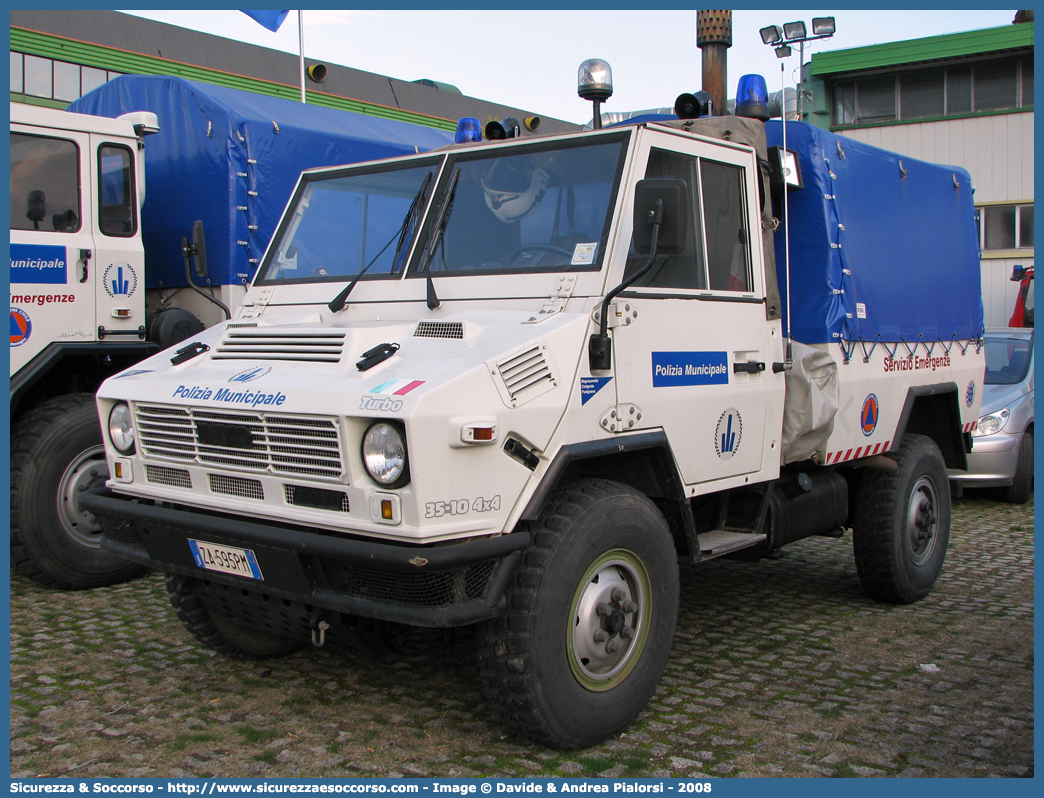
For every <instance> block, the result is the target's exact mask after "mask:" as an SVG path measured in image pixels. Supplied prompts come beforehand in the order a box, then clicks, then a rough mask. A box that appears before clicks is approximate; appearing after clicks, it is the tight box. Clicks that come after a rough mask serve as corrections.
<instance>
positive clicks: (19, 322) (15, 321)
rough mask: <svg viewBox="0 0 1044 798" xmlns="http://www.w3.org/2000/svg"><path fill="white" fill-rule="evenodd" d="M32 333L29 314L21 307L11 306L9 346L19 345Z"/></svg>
mask: <svg viewBox="0 0 1044 798" xmlns="http://www.w3.org/2000/svg"><path fill="white" fill-rule="evenodd" d="M32 334H33V323H32V322H31V321H30V320H29V314H28V313H26V312H25V311H24V310H22V309H21V308H11V346H21V345H22V344H24V343H25V342H26V341H28V340H29V336H30V335H32Z"/></svg>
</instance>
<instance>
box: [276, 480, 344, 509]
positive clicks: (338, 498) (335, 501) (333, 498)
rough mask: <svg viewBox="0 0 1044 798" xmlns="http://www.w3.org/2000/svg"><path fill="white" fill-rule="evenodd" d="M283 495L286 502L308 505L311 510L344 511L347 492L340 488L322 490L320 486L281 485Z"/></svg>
mask: <svg viewBox="0 0 1044 798" xmlns="http://www.w3.org/2000/svg"><path fill="white" fill-rule="evenodd" d="M283 495H284V496H285V497H286V503H287V504H292V505H294V506H296V507H310V508H312V509H313V510H332V511H334V512H338V513H346V512H348V511H349V509H350V507H349V505H348V494H347V493H345V492H344V491H340V490H323V489H322V488H310V487H306V486H303V485H283Z"/></svg>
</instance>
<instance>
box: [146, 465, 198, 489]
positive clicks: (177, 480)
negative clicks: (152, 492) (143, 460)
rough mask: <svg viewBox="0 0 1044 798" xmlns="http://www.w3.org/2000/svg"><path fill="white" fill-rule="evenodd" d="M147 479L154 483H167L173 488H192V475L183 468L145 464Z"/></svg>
mask: <svg viewBox="0 0 1044 798" xmlns="http://www.w3.org/2000/svg"><path fill="white" fill-rule="evenodd" d="M145 479H147V480H148V481H149V482H151V483H153V484H154V485H167V486H169V487H171V488H191V487H192V475H191V474H189V472H188V471H185V470H184V469H182V468H167V467H165V466H154V465H147V466H145Z"/></svg>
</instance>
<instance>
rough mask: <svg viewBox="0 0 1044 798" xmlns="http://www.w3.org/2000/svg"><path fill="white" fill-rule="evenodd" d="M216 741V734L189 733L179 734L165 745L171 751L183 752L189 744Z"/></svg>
mask: <svg viewBox="0 0 1044 798" xmlns="http://www.w3.org/2000/svg"><path fill="white" fill-rule="evenodd" d="M218 739H219V738H218V736H217V735H216V734H212V733H210V732H189V733H187V734H179V735H178V736H177V737H175V738H174V739H173V740H171V741H170V742H169V743H167V744H166V747H167V749H168V750H171V751H184V750H185V748H186V747H187V746H188V745H189V744H190V743H213V742H217V740H218Z"/></svg>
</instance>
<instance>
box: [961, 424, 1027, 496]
mask: <svg viewBox="0 0 1044 798" xmlns="http://www.w3.org/2000/svg"><path fill="white" fill-rule="evenodd" d="M1022 435H1023V434H1022V433H1021V432H1018V433H1015V434H1014V435H1008V434H1005V433H1004V432H998V433H997V434H996V435H984V436H983V437H981V438H975V437H973V438H972V450H971V452H969V453H968V470H967V471H966V472H965V471H950V478H951V479H953V480H955V481H958V482H960V483H961V484H962V485H964V486H965V487H969V488H1000V487H1005V486H1007V485H1010V484H1011V482H1012V479H1014V477H1015V471H1016V469H1017V467H1018V462H1019V447H1020V446H1021V445H1022Z"/></svg>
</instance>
